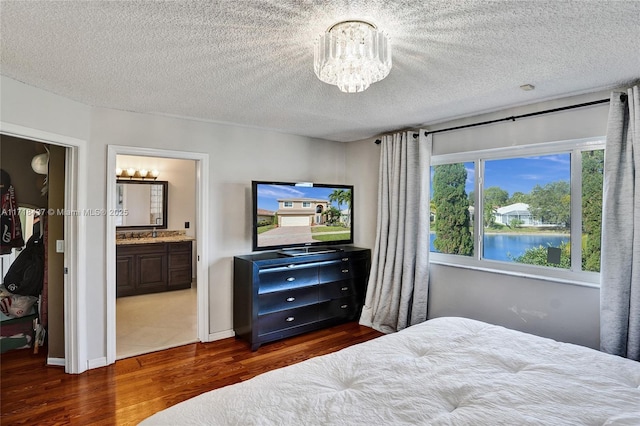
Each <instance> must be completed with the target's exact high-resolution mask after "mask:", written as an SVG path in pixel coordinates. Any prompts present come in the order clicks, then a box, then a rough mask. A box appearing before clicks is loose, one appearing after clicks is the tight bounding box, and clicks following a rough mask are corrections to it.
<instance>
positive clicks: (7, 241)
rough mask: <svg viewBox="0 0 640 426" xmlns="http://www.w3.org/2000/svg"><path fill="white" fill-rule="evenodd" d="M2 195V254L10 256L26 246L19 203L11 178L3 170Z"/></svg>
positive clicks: (0, 249) (0, 235)
mask: <svg viewBox="0 0 640 426" xmlns="http://www.w3.org/2000/svg"><path fill="white" fill-rule="evenodd" d="M1 175H2V177H1V179H0V194H1V196H2V198H1V201H2V215H1V216H0V254H9V253H11V250H12V249H13V248H14V247H22V246H24V239H23V237H22V225H21V223H20V216H18V203H17V202H16V194H15V189H14V188H13V185H11V177H10V176H9V173H7V172H5V171H4V170H2V172H1Z"/></svg>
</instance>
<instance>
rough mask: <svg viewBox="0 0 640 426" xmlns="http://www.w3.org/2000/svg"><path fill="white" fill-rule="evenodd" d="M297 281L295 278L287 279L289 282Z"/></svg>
mask: <svg viewBox="0 0 640 426" xmlns="http://www.w3.org/2000/svg"><path fill="white" fill-rule="evenodd" d="M295 280H296V279H295V278H294V277H289V278H287V281H289V282H291V281H295Z"/></svg>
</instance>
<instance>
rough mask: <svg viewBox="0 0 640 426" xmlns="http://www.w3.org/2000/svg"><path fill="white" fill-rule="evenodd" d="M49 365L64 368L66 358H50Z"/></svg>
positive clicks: (48, 358)
mask: <svg viewBox="0 0 640 426" xmlns="http://www.w3.org/2000/svg"><path fill="white" fill-rule="evenodd" d="M47 365H53V366H55V367H64V366H65V358H50V357H47Z"/></svg>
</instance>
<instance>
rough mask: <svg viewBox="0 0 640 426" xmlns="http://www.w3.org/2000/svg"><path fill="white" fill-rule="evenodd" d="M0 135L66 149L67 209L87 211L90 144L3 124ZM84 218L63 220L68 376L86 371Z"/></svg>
mask: <svg viewBox="0 0 640 426" xmlns="http://www.w3.org/2000/svg"><path fill="white" fill-rule="evenodd" d="M0 133H2V134H6V135H9V136H15V137H18V138H23V139H29V140H33V141H38V142H43V143H49V144H53V145H59V146H63V147H65V148H68V149H67V150H66V158H65V161H66V167H65V168H66V174H65V201H64V202H65V209H67V210H73V211H80V210H81V209H84V208H86V207H87V205H86V204H87V176H88V164H87V143H86V141H84V140H82V139H76V138H73V137H69V136H64V135H59V134H57V133H50V132H44V131H41V130H37V129H31V128H28V127H23V126H19V125H16V124H11V123H6V122H2V121H0ZM84 229H85V220H84V217H83V216H82V215H66V216H65V219H64V240H65V255H64V266H65V268H67V270H68V273H67V274H66V275H65V277H64V333H65V358H64V367H65V372H66V373H71V374H79V373H82V372H84V371H86V369H87V343H88V342H87V340H88V331H87V319H86V318H87V312H86V310H85V308H86V303H85V302H86V280H85V275H86V269H85V265H86V264H87V263H86V253H87V250H86V233H85V232H83V231H84Z"/></svg>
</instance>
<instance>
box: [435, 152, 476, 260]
mask: <svg viewBox="0 0 640 426" xmlns="http://www.w3.org/2000/svg"><path fill="white" fill-rule="evenodd" d="M474 180H475V167H474V163H472V162H471V163H455V164H443V165H438V166H433V167H432V168H431V182H432V185H431V235H430V237H431V238H430V241H431V251H434V252H439V253H448V254H458V255H463V256H473V253H474V251H473V201H471V202H470V199H471V200H473V188H474Z"/></svg>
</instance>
